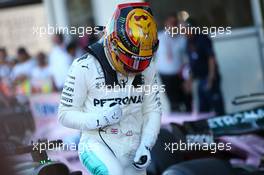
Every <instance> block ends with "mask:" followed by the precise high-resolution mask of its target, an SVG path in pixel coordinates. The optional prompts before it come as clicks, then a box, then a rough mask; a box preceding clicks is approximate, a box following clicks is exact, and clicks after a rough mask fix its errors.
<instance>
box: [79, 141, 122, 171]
mask: <svg viewBox="0 0 264 175" xmlns="http://www.w3.org/2000/svg"><path fill="white" fill-rule="evenodd" d="M79 157H80V160H81V162H82V164H83V165H84V166H85V167H86V169H87V170H88V171H89V172H90V173H91V174H92V175H124V173H123V169H122V167H121V165H120V163H119V162H118V160H117V159H116V157H115V156H114V155H113V153H112V152H111V151H110V150H109V149H108V148H107V147H106V146H105V145H103V144H102V143H100V142H98V141H96V140H88V141H87V142H81V143H80V144H79Z"/></svg>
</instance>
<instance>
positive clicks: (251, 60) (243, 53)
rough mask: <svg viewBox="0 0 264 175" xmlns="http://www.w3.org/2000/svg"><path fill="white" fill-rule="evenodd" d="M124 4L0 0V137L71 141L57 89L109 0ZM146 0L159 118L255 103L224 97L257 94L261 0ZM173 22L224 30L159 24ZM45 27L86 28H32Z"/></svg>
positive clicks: (261, 62)
mask: <svg viewBox="0 0 264 175" xmlns="http://www.w3.org/2000/svg"><path fill="white" fill-rule="evenodd" d="M124 2H135V1H133V0H127V1H125V0H56V1H55V0H0V111H2V112H0V118H1V120H2V121H6V122H3V123H5V124H3V128H5V129H3V132H2V134H1V135H2V136H1V138H2V139H3V140H6V139H8V140H11V141H12V143H14V144H15V145H25V144H29V142H30V141H31V140H38V139H43V138H45V139H53V140H54V139H63V141H64V142H69V143H70V142H76V143H78V139H79V133H78V132H76V131H72V130H67V129H65V128H59V127H58V124H57V121H56V120H57V118H56V114H57V107H58V104H59V98H60V91H61V90H62V88H63V83H64V79H65V77H66V74H67V70H68V68H69V66H70V64H71V62H72V61H73V60H74V59H75V58H77V57H80V56H81V55H83V54H84V53H85V52H86V48H87V46H88V45H90V44H92V43H94V42H95V41H97V40H98V39H99V38H100V37H101V35H102V33H99V34H95V31H94V27H95V26H105V25H106V23H107V21H108V20H109V18H110V17H111V15H112V13H113V11H114V9H115V7H116V5H117V4H119V3H124ZM136 2H138V0H137V1H136ZM146 2H149V3H150V5H151V7H152V10H153V14H154V17H155V19H156V21H157V23H158V29H159V39H160V48H159V50H158V52H157V56H156V57H157V58H155V61H156V62H157V70H158V72H159V75H160V76H159V78H160V82H161V83H162V84H164V85H165V89H166V92H165V93H162V103H163V112H164V113H163V122H164V123H168V122H169V121H170V120H169V119H168V118H172V117H173V118H177V117H179V118H181V117H193V116H200V115H206V116H210V117H211V116H216V115H224V114H230V113H235V112H239V111H241V110H248V109H252V108H254V107H257V106H259V105H260V104H259V103H257V104H245V105H239V106H235V105H233V104H232V101H233V99H234V98H235V97H237V96H240V95H245V94H250V93H262V92H264V34H263V19H264V18H263V17H264V11H263V7H264V1H262V0H240V1H239V2H238V1H235V0H210V1H208V0H199V2H197V1H196V0H162V1H154V0H146ZM182 11H184V12H187V13H188V14H189V19H187V21H185V20H182V19H181V14H182V13H180V12H182ZM180 24H182V25H191V26H202V27H224V28H227V27H230V29H231V34H221V35H220V34H217V35H216V36H215V37H210V36H203V37H200V38H199V37H196V36H188V35H182V36H179V35H176V36H174V37H170V36H166V35H165V30H164V27H165V26H166V27H169V26H179V25H180ZM48 26H53V27H67V28H68V29H70V28H71V27H75V28H78V27H91V28H93V30H92V32H91V33H89V34H81V35H80V34H77V33H75V34H64V35H63V34H44V35H40V33H39V32H40V30H41V29H40V28H41V27H42V28H43V27H46V29H47V28H48ZM197 60H202V61H197ZM202 63H204V64H202ZM168 66H169V67H168ZM211 69H212V70H211ZM204 70H206V71H204ZM211 74H212V77H211ZM210 78H211V79H210ZM209 80H211V81H209ZM22 114H23V115H22ZM28 116H30V117H28ZM167 119H168V120H167ZM183 120H184V119H183ZM6 128H9V129H6ZM14 128H15V129H14ZM55 128H56V129H55ZM58 157H59V158H60V159H63V160H62V161H64V162H71V163H70V165H71V166H72V167H71V168H72V169H75V170H77V169H81V166H80V165H79V161H78V157H77V155H76V153H74V155H69V156H68V157H67V156H66V158H65V154H64V156H58ZM72 162H75V163H76V166H75V165H74V163H72ZM68 164H69V163H68Z"/></svg>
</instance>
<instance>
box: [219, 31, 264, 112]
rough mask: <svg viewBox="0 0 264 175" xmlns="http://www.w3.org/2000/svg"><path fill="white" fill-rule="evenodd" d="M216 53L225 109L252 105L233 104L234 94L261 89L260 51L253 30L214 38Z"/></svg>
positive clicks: (260, 90) (234, 109)
mask: <svg viewBox="0 0 264 175" xmlns="http://www.w3.org/2000/svg"><path fill="white" fill-rule="evenodd" d="M214 46H215V52H216V56H217V60H218V63H219V66H220V72H221V75H222V80H223V81H222V91H223V94H224V98H225V104H226V109H227V112H235V111H238V110H241V109H246V108H250V107H252V106H254V105H259V104H252V105H242V106H234V105H232V104H231V101H232V100H233V99H234V97H235V96H239V95H245V94H250V93H254V92H264V87H263V85H264V82H263V71H262V66H261V54H260V49H259V42H258V37H257V33H256V30H255V29H254V28H251V29H244V30H243V29H240V30H237V31H235V30H234V31H232V35H231V37H230V36H229V37H225V38H219V39H215V40H214Z"/></svg>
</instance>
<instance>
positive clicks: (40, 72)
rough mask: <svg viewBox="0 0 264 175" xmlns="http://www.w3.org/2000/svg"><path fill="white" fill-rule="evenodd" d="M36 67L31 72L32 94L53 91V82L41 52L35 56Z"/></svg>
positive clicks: (44, 56)
mask: <svg viewBox="0 0 264 175" xmlns="http://www.w3.org/2000/svg"><path fill="white" fill-rule="evenodd" d="M36 59H37V66H36V67H35V68H34V69H33V70H32V74H31V85H32V87H31V88H32V89H31V90H32V93H50V92H52V90H53V80H52V74H51V71H50V68H49V66H48V60H47V57H46V55H45V54H44V53H43V52H39V53H38V54H37V57H36Z"/></svg>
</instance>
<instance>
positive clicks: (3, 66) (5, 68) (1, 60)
mask: <svg viewBox="0 0 264 175" xmlns="http://www.w3.org/2000/svg"><path fill="white" fill-rule="evenodd" d="M10 73H11V68H10V66H9V65H8V59H7V52H6V49H5V48H0V79H3V78H8V77H9V76H10Z"/></svg>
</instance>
